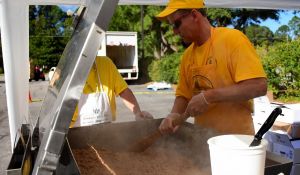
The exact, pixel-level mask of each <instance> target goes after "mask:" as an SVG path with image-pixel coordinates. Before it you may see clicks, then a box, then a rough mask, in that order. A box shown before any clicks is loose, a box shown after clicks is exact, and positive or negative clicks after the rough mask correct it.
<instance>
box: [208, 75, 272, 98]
mask: <svg viewBox="0 0 300 175" xmlns="http://www.w3.org/2000/svg"><path fill="white" fill-rule="evenodd" d="M266 93H267V80H266V79H265V78H255V79H249V80H245V81H242V82H240V83H238V84H235V85H232V86H228V87H224V88H216V89H210V90H207V91H205V92H204V95H205V98H206V100H207V101H208V102H209V103H221V102H236V101H245V100H249V99H252V98H255V97H258V96H262V95H265V94H266Z"/></svg>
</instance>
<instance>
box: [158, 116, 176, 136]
mask: <svg viewBox="0 0 300 175" xmlns="http://www.w3.org/2000/svg"><path fill="white" fill-rule="evenodd" d="M176 117H180V114H178V113H170V114H168V116H167V117H166V118H165V119H163V121H162V122H161V123H160V126H159V128H158V129H159V131H160V132H161V133H162V134H168V133H172V132H175V131H176V130H177V129H178V128H179V126H175V127H174V126H173V120H174V118H176Z"/></svg>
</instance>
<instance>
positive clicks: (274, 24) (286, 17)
mask: <svg viewBox="0 0 300 175" xmlns="http://www.w3.org/2000/svg"><path fill="white" fill-rule="evenodd" d="M60 8H61V9H62V10H64V11H67V10H68V9H70V10H72V11H74V10H75V9H76V8H77V6H72V5H61V6H60ZM293 16H294V14H293V11H292V10H288V11H287V12H282V13H280V18H279V20H278V21H275V20H271V19H268V20H266V21H263V22H261V24H260V25H261V26H267V27H269V28H270V29H271V30H272V32H275V31H276V30H277V29H278V28H279V27H280V26H282V25H284V24H288V22H289V21H290V20H291V19H292V17H293ZM297 16H299V15H297ZM299 17H300V16H299Z"/></svg>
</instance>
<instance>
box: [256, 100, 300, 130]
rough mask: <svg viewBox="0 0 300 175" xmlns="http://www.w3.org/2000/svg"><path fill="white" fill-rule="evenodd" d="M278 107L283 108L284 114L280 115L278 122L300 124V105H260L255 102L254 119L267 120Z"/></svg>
mask: <svg viewBox="0 0 300 175" xmlns="http://www.w3.org/2000/svg"><path fill="white" fill-rule="evenodd" d="M276 107H282V108H281V109H282V114H281V115H279V116H278V117H277V119H276V121H279V122H284V123H290V124H292V123H299V122H300V104H278V103H269V104H268V103H260V102H258V100H256V101H254V113H253V118H256V119H259V120H266V119H267V118H268V117H269V115H270V114H271V113H272V111H273V110H274V109H275V108H276Z"/></svg>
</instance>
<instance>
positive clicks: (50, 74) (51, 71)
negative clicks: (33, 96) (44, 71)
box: [48, 67, 56, 81]
mask: <svg viewBox="0 0 300 175" xmlns="http://www.w3.org/2000/svg"><path fill="white" fill-rule="evenodd" d="M55 69H56V67H51V69H50V71H49V73H48V78H49V81H50V80H51V79H52V77H53V74H54V72H55Z"/></svg>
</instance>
